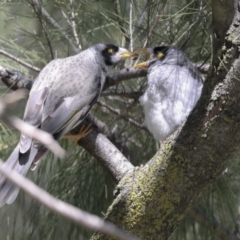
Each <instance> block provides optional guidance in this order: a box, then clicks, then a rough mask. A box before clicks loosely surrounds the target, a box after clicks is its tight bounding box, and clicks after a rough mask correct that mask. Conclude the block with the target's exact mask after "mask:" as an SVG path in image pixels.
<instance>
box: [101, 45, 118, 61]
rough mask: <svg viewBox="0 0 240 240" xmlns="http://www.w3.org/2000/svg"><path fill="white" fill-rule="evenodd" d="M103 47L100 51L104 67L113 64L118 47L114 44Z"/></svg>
mask: <svg viewBox="0 0 240 240" xmlns="http://www.w3.org/2000/svg"><path fill="white" fill-rule="evenodd" d="M105 46H106V47H105V48H104V49H103V50H102V55H103V58H104V61H105V63H106V65H108V66H111V65H113V64H115V62H114V61H113V56H114V55H115V54H116V53H117V52H118V51H119V47H118V46H116V45H114V44H105Z"/></svg>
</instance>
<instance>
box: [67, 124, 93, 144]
mask: <svg viewBox="0 0 240 240" xmlns="http://www.w3.org/2000/svg"><path fill="white" fill-rule="evenodd" d="M91 131H92V124H91V123H90V124H88V125H82V126H81V128H80V130H79V133H78V134H66V135H64V136H63V138H68V139H69V138H73V139H74V142H73V145H74V146H76V145H77V143H78V141H79V140H80V139H81V138H84V137H86V136H87V135H88V134H89V133H90V132H91Z"/></svg>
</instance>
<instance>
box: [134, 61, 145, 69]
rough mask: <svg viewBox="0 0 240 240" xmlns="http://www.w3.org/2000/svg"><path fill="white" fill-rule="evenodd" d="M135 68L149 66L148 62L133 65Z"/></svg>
mask: <svg viewBox="0 0 240 240" xmlns="http://www.w3.org/2000/svg"><path fill="white" fill-rule="evenodd" d="M133 68H148V62H141V63H139V64H136V65H135V66H133Z"/></svg>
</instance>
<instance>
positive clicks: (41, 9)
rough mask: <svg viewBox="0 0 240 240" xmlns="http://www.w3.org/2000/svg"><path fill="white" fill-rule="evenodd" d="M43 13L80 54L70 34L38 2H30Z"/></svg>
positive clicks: (35, 0)
mask: <svg viewBox="0 0 240 240" xmlns="http://www.w3.org/2000/svg"><path fill="white" fill-rule="evenodd" d="M30 1H31V2H32V3H33V4H34V5H35V6H36V7H37V8H38V9H39V10H40V12H41V13H42V15H43V16H44V17H45V19H46V20H47V21H48V22H49V23H50V24H51V25H52V26H53V27H55V28H56V29H57V30H58V31H59V33H60V34H61V35H62V36H63V37H64V38H65V39H66V40H67V41H68V43H69V44H70V46H71V47H72V49H73V51H74V52H75V53H79V49H78V48H77V47H76V46H75V44H74V43H73V41H72V40H71V38H70V37H69V36H68V34H67V33H66V32H65V31H64V30H63V29H62V28H61V26H60V25H59V24H58V23H57V22H56V20H55V19H53V18H52V17H51V15H50V14H49V13H48V12H47V11H46V9H45V8H44V7H43V6H41V5H40V3H39V1H38V0H30Z"/></svg>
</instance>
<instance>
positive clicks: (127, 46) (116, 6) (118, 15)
mask: <svg viewBox="0 0 240 240" xmlns="http://www.w3.org/2000/svg"><path fill="white" fill-rule="evenodd" d="M113 6H114V11H115V14H116V16H117V18H118V21H117V22H118V25H119V27H120V30H121V32H122V34H123V35H124V37H125V47H126V48H129V43H130V39H129V37H128V35H127V33H126V30H125V28H124V26H123V22H122V21H121V20H120V18H121V16H120V7H119V2H118V0H113Z"/></svg>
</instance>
